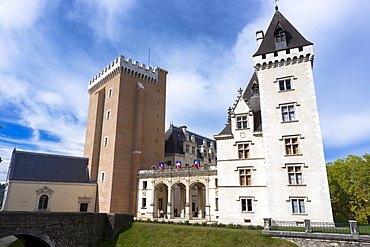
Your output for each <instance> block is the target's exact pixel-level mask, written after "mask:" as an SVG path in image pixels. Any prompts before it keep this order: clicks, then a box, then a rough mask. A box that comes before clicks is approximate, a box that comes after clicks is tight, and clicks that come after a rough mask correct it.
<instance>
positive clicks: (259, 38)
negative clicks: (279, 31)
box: [256, 30, 265, 47]
mask: <svg viewBox="0 0 370 247" xmlns="http://www.w3.org/2000/svg"><path fill="white" fill-rule="evenodd" d="M264 37H265V35H264V34H263V31H262V30H259V31H257V32H256V40H257V43H258V47H260V45H261V43H262V40H263V38H264Z"/></svg>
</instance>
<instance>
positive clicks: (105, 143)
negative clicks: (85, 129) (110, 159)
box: [104, 136, 108, 147]
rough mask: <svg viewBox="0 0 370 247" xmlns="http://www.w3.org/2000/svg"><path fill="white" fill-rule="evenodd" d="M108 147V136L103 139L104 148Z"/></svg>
mask: <svg viewBox="0 0 370 247" xmlns="http://www.w3.org/2000/svg"><path fill="white" fill-rule="evenodd" d="M106 146H108V136H106V137H104V147H106Z"/></svg>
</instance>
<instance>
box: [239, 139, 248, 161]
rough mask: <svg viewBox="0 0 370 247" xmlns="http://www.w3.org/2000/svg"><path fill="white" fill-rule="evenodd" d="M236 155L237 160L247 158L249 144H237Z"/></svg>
mask: <svg viewBox="0 0 370 247" xmlns="http://www.w3.org/2000/svg"><path fill="white" fill-rule="evenodd" d="M238 153H239V159H247V158H249V144H248V143H241V144H238Z"/></svg>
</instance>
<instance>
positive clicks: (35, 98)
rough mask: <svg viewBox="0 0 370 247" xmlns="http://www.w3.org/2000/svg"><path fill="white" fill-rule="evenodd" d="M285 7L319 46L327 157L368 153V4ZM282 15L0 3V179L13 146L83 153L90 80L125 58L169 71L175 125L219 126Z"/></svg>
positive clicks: (218, 1) (197, 6) (259, 3)
mask: <svg viewBox="0 0 370 247" xmlns="http://www.w3.org/2000/svg"><path fill="white" fill-rule="evenodd" d="M277 4H278V6H279V11H280V12H281V13H282V14H283V15H284V16H285V17H286V18H287V19H288V20H289V21H290V22H291V23H292V24H293V26H295V27H296V29H297V30H298V31H299V32H300V33H301V34H302V35H303V36H304V37H305V38H306V39H308V40H309V41H311V42H313V43H314V49H315V61H314V79H315V88H316V94H317V103H318V109H319V114H320V123H321V130H322V135H323V143H324V150H325V159H326V161H327V162H329V161H334V160H336V159H338V158H344V157H346V156H347V155H349V154H354V155H363V154H365V153H370V100H369V99H370V69H369V66H370V56H369V52H370V49H369V44H370V33H369V32H368V29H369V26H370V15H369V13H370V1H368V0H343V1H337V0H325V1H322V0H280V1H279V2H278V3H277ZM274 11H275V1H273V0H232V1H224V0H160V1H159V0H154V1H153V0H141V1H134V0H104V1H100V0H54V1H49V0H0V126H2V129H0V157H2V159H3V162H2V163H0V182H3V181H5V178H6V173H7V169H8V165H9V161H10V158H11V152H12V150H13V149H14V148H15V147H16V148H17V149H19V150H25V151H32V152H43V153H54V154H64V155H72V156H82V155H83V147H84V139H85V126H86V120H87V110H88V102H89V95H88V93H87V85H88V82H89V80H90V79H92V78H93V77H94V76H95V75H96V74H98V73H99V72H100V71H101V70H102V69H103V68H105V67H106V66H107V65H108V64H109V63H111V62H112V61H113V60H114V59H115V58H117V57H118V56H119V55H123V56H125V57H126V58H132V60H133V61H139V63H142V64H146V65H150V66H152V67H160V68H163V69H165V70H167V71H169V74H168V77H167V109H166V128H168V126H169V125H170V123H173V124H174V125H176V126H180V125H186V126H187V127H188V129H189V130H190V131H192V132H195V133H198V134H201V135H203V136H206V137H213V135H215V134H218V133H219V132H220V131H221V130H222V129H223V127H224V126H225V123H226V120H227V108H228V107H229V106H232V104H233V103H234V101H235V99H236V97H237V95H238V89H239V88H243V89H245V87H246V85H247V83H248V82H249V79H250V77H251V75H252V73H253V71H254V68H253V61H252V55H253V54H254V52H255V51H256V49H257V42H256V40H255V33H256V31H258V30H263V31H266V29H267V27H268V25H269V23H270V21H271V19H272V16H273V14H274ZM149 47H150V56H149ZM149 57H150V59H149Z"/></svg>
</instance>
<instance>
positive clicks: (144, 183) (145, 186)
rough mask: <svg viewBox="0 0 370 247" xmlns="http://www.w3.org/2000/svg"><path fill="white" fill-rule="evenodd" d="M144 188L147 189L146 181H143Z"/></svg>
mask: <svg viewBox="0 0 370 247" xmlns="http://www.w3.org/2000/svg"><path fill="white" fill-rule="evenodd" d="M146 188H148V182H147V181H143V189H144V190H146Z"/></svg>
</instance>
